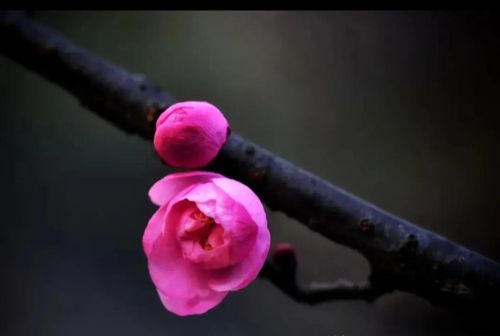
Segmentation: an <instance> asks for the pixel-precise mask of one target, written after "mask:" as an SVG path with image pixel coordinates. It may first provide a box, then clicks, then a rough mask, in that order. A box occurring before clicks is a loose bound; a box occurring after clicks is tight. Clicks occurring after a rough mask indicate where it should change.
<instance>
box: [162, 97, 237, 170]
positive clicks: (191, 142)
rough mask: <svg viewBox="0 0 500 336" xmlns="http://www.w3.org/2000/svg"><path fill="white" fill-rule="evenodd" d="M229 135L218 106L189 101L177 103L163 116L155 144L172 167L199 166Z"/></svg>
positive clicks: (213, 154) (213, 155) (203, 164)
mask: <svg viewBox="0 0 500 336" xmlns="http://www.w3.org/2000/svg"><path fill="white" fill-rule="evenodd" d="M228 135H229V124H228V122H227V120H226V118H224V115H223V114H222V112H221V111H219V109H218V108H217V107H215V106H214V105H212V104H210V103H207V102H198V101H188V102H182V103H177V104H174V105H172V106H170V107H169V108H168V109H166V110H165V112H163V113H162V114H161V115H160V117H159V118H158V121H157V122H156V133H155V136H154V147H155V149H156V152H157V153H158V155H159V156H160V157H161V158H162V159H163V161H164V162H165V163H166V164H167V165H169V166H172V167H178V168H199V167H203V166H205V165H207V164H208V163H210V161H212V160H213V159H214V158H215V156H216V155H217V153H218V152H219V150H220V149H221V148H222V146H223V145H224V144H225V143H226V140H227V137H228Z"/></svg>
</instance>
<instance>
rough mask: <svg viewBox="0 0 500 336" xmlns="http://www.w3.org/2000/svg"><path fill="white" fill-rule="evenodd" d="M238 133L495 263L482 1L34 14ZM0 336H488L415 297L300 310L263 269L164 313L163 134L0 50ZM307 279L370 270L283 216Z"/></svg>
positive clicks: (489, 64)
mask: <svg viewBox="0 0 500 336" xmlns="http://www.w3.org/2000/svg"><path fill="white" fill-rule="evenodd" d="M35 17H36V18H37V19H39V20H41V21H43V22H46V23H47V24H48V25H50V26H52V27H54V28H56V29H57V30H59V31H61V32H62V33H64V34H65V35H67V36H68V37H70V38H71V39H73V40H74V41H76V42H77V43H79V44H81V45H82V46H85V47H87V48H89V49H90V50H93V51H95V52H97V53H99V54H101V55H103V56H104V57H106V58H108V59H110V60H111V61H113V62H116V63H117V64H119V65H121V66H123V67H125V68H127V69H128V70H130V71H132V72H135V73H142V74H144V75H146V76H147V77H149V78H151V79H152V80H153V81H155V82H157V83H159V84H160V85H161V86H162V87H163V88H165V89H166V90H168V91H170V92H171V93H172V94H173V95H174V96H175V97H177V98H178V99H179V100H208V101H210V102H212V103H214V104H216V105H218V106H219V107H220V108H221V109H222V110H223V111H224V112H225V114H226V116H227V118H228V119H229V121H230V123H231V125H232V128H233V130H234V131H235V132H238V133H240V134H241V135H243V136H245V137H247V138H249V139H251V140H252V141H254V142H256V143H258V144H260V145H262V146H264V147H266V148H268V149H270V150H272V151H273V152H275V153H276V154H278V155H280V156H283V157H285V158H286V159H288V160H291V161H292V162H294V163H295V164H297V165H299V166H301V167H303V168H305V169H308V170H310V171H311V172H313V173H315V174H317V175H319V176H321V177H323V178H325V179H327V180H329V181H331V182H333V183H335V184H336V185H338V186H340V187H342V188H344V189H346V190H348V191H350V192H353V193H355V194H357V195H359V196H361V197H363V198H365V199H367V200H369V201H371V202H373V203H375V204H377V205H378V206H380V207H382V208H384V209H386V210H389V211H391V212H393V213H395V214H397V215H399V216H401V217H404V218H406V219H409V220H410V221H413V222H415V223H417V224H419V225H421V226H423V227H426V228H429V229H431V230H434V231H436V232H438V233H440V234H443V235H445V236H447V237H449V238H451V239H454V240H456V241H458V242H460V243H461V244H464V245H465V246H468V247H470V248H472V249H475V250H477V251H479V252H481V253H483V254H485V255H488V256H490V257H492V258H494V259H496V260H500V244H499V232H500V230H499V225H500V224H499V220H498V218H499V217H500V197H499V196H498V190H499V187H500V180H499V176H498V172H499V168H500V167H499V159H498V154H499V150H498V148H499V145H500V141H499V140H500V136H499V131H500V117H499V113H498V112H499V107H500V105H499V103H500V97H499V89H500V69H499V61H498V60H499V59H500V58H499V57H500V48H499V43H500V30H499V25H500V23H499V15H498V14H497V13H493V14H492V13H484V12H474V13H465V12H453V13H446V12H437V13H436V12H208V11H207V12H133V11H130V12H35ZM0 73H1V78H0V90H1V93H0V95H1V101H0V111H1V114H0V155H1V165H0V171H1V178H2V184H1V186H2V192H1V193H0V194H1V197H2V199H1V202H0V204H1V210H2V229H3V230H2V231H3V232H2V234H1V235H0V240H1V244H0V253H1V256H2V261H3V263H2V270H1V274H2V276H1V280H0V281H1V284H0V285H1V286H2V294H1V295H0V305H1V306H0V308H1V312H0V313H1V323H0V328H1V329H0V333H1V334H2V335H9V336H10V335H12V336H14V335H16V336H17V335H72V336H76V335H84V336H88V335H139V334H140V335H149V336H153V335H162V336H163V335H252V336H253V335H321V336H340V335H345V336H356V335H392V334H398V335H423V334H426V335H427V334H428V335H448V334H449V335H451V334H453V335H478V334H488V333H490V334H491V333H492V331H491V330H490V331H488V330H486V329H485V328H484V327H482V326H479V325H474V324H473V323H472V324H471V323H467V321H465V320H464V319H461V320H457V319H456V318H454V317H453V316H451V315H450V314H448V313H447V312H445V311H441V310H440V309H437V308H435V307H433V306H431V305H430V304H429V303H427V302H426V301H423V300H421V299H419V298H416V297H414V296H412V295H409V294H402V293H395V294H392V295H387V296H384V297H382V298H381V299H379V300H378V301H376V302H375V303H373V304H367V303H364V302H354V301H346V302H343V301H339V302H331V303H325V304H321V305H318V306H313V307H311V306H307V305H303V304H299V303H296V302H294V301H292V300H291V299H289V298H288V297H287V296H285V295H284V294H282V293H281V292H280V291H279V290H277V289H276V288H274V287H273V286H272V285H271V284H270V283H268V282H267V281H266V280H260V279H259V280H257V281H255V282H254V283H253V284H251V285H250V286H249V287H248V288H246V289H244V290H242V291H239V292H236V293H233V294H231V295H229V296H228V297H227V299H226V300H225V301H223V303H222V304H221V305H220V306H218V307H217V308H216V309H214V310H212V311H210V312H209V313H207V314H205V315H202V316H196V317H189V318H180V317H177V316H175V315H173V314H170V313H169V312H167V311H166V310H164V308H163V306H162V305H161V303H160V301H159V299H158V298H157V295H156V292H155V290H154V287H153V285H152V283H151V281H150V279H149V275H148V272H147V267H146V259H145V257H144V255H143V252H142V246H141V237H142V233H143V230H144V228H145V226H146V224H147V221H148V220H149V217H150V216H151V215H152V213H153V212H154V211H155V206H154V205H152V204H151V203H150V201H149V199H148V197H147V191H148V188H149V187H150V186H151V185H152V184H153V183H154V182H155V181H156V180H157V179H159V178H160V177H162V176H163V175H165V174H166V173H168V172H169V170H168V169H167V168H166V167H165V166H163V165H162V164H161V162H160V161H159V160H158V159H157V158H156V156H155V154H154V152H153V147H152V145H151V143H148V142H146V141H143V140H141V139H139V138H138V137H135V136H130V135H127V134H125V133H124V132H122V131H120V130H119V129H117V128H115V127H114V126H112V125H110V124H109V123H107V122H106V121H103V120H101V119H100V118H99V117H97V116H96V115H94V114H92V113H90V112H89V111H87V110H85V109H84V108H83V107H81V106H79V105H78V103H77V101H76V100H75V99H74V98H73V97H71V96H70V95H69V94H67V93H66V92H64V91H63V90H61V89H60V88H58V87H56V86H54V85H52V84H51V83H49V82H47V81H46V80H44V79H42V78H40V77H38V76H37V75H34V74H33V73H31V72H29V71H27V70H25V69H23V68H22V67H21V66H19V65H17V64H15V63H13V62H12V61H10V60H8V59H6V58H4V57H0ZM268 216H269V224H270V227H271V231H272V241H273V245H275V244H276V243H279V242H290V243H292V244H294V245H295V246H296V249H297V251H298V253H299V263H300V265H299V267H300V270H299V273H300V278H301V280H302V281H310V280H316V281H322V280H324V281H327V280H331V279H336V278H338V277H347V278H350V279H363V278H364V277H365V276H366V275H367V272H368V266H367V264H366V262H365V261H364V260H363V258H362V257H360V256H359V255H358V254H357V253H355V252H353V251H351V250H348V249H346V248H344V247H341V246H337V245H335V244H333V243H331V242H329V241H327V240H326V239H324V238H322V237H321V236H319V235H317V234H315V233H313V232H310V231H308V230H307V229H306V228H304V227H303V226H302V225H300V224H298V223H297V222H295V221H293V220H290V219H288V218H287V217H286V216H284V215H282V214H279V213H271V212H269V211H268Z"/></svg>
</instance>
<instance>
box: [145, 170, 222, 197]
mask: <svg viewBox="0 0 500 336" xmlns="http://www.w3.org/2000/svg"><path fill="white" fill-rule="evenodd" d="M217 177H221V175H219V174H216V173H210V172H204V171H192V172H185V173H175V174H170V175H167V176H165V177H164V178H162V179H161V180H159V181H157V182H156V183H155V184H154V185H153V186H152V187H151V189H149V197H150V198H151V201H152V202H153V203H154V204H156V205H158V206H161V205H163V204H165V203H167V202H169V201H170V200H171V199H172V198H173V197H174V196H177V194H179V193H180V192H181V191H182V190H183V189H185V188H187V187H189V186H192V185H195V184H197V183H203V182H206V181H209V180H210V179H211V178H217Z"/></svg>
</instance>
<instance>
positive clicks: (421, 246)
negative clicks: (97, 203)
mask: <svg viewBox="0 0 500 336" xmlns="http://www.w3.org/2000/svg"><path fill="white" fill-rule="evenodd" d="M0 36H1V38H2V39H1V41H2V42H1V43H0V52H1V53H3V54H4V55H5V56H7V57H9V58H11V59H12V60H14V61H15V62H18V63H20V64H22V65H23V66H25V67H26V68H28V69H30V70H32V71H34V72H36V73H38V74H40V75H42V76H43V77H45V78H47V79H48V80H50V81H52V82H54V83H56V84H57V85H59V86H61V87H62V88H64V89H65V90H67V91H69V92H70V93H71V94H72V95H74V96H75V97H76V98H77V99H79V100H80V102H81V103H82V104H83V105H84V106H86V107H88V108H89V109H90V110H92V111H94V112H95V113H97V114H98V115H100V116H101V117H103V118H104V119H106V120H108V121H109V122H111V123H113V124H114V125H116V126H118V127H120V128H121V129H123V130H124V131H126V132H128V133H133V134H137V135H139V136H142V137H144V138H146V139H149V140H150V139H151V138H152V136H153V134H154V126H155V121H156V118H157V117H158V116H159V114H160V113H161V112H162V111H163V110H164V109H165V108H166V107H167V106H169V105H170V104H172V103H174V102H175V101H174V99H172V98H171V97H170V96H169V95H168V94H167V93H166V92H164V91H162V90H161V89H160V88H159V87H158V86H157V85H155V84H153V83H151V82H149V81H148V80H147V79H145V78H144V77H142V76H139V75H133V74H130V73H128V72H127V71H125V70H124V69H122V68H120V67H118V66H116V65H114V64H112V63H111V62H109V61H106V60H105V59H103V58H101V57H99V56H97V55H95V54H93V53H91V52H89V51H87V50H85V49H84V48H82V47H79V46H77V45H76V44H74V43H72V42H71V41H69V40H68V39H66V38H64V37H63V36H61V35H59V34H58V33H57V32H55V31H53V30H52V29H50V28H48V27H46V26H44V25H43V24H40V23H37V22H35V21H33V20H32V19H29V18H27V17H26V16H24V15H22V14H21V13H18V12H2V13H1V14H0ZM207 169H208V170H214V171H218V172H220V173H222V174H224V175H226V176H228V177H232V178H235V179H238V180H240V181H241V182H243V183H245V184H247V185H248V186H249V187H251V188H252V189H253V190H254V191H255V192H256V193H257V194H258V195H259V197H260V198H261V199H262V200H264V201H265V202H266V203H267V204H268V206H269V207H270V208H271V209H272V210H279V211H283V212H284V213H286V214H287V215H288V216H290V217H292V218H295V219H297V220H298V221H299V222H301V223H303V224H305V225H307V226H308V227H309V228H310V229H311V230H313V231H316V232H318V233H320V234H322V235H323V236H325V237H327V238H329V239H331V240H332V241H334V242H337V243H340V244H343V245H346V246H348V247H351V248H353V249H356V250H358V251H359V252H361V253H362V254H363V255H364V256H365V257H366V258H367V259H368V261H369V262H370V264H371V271H372V273H371V276H370V279H369V283H370V286H371V288H377V291H378V292H387V291H392V290H401V291H406V292H410V293H414V294H416V295H418V296H420V297H423V298H425V299H427V300H429V301H431V302H433V303H437V304H440V305H443V306H446V307H450V308H453V309H458V310H463V311H469V312H470V311H474V310H478V309H483V308H487V307H488V306H489V304H496V303H497V302H498V301H499V298H500V265H499V264H498V263H497V262H495V261H493V260H491V259H489V258H486V257H484V256H482V255H480V254H478V253H476V252H473V251H471V250H469V249H467V248H465V247H463V246H460V245H459V244H457V243H454V242H452V241H450V240H448V239H446V238H444V237H442V236H439V235H437V234H435V233H432V232H430V231H428V230H425V229H423V228H421V227H418V226H416V225H414V224H411V223H409V222H408V221H405V220H403V219H401V218H398V217H396V216H394V215H392V214H389V213H387V212H385V211H383V210H381V209H379V208H377V207H376V206H375V205H373V204H370V203H368V202H366V201H364V200H361V199H360V198H358V197H356V196H354V195H352V194H349V193H348V192H346V191H344V190H342V189H340V188H338V187H336V186H334V185H332V184H330V183H329V182H327V181H325V180H323V179H321V178H319V177H317V176H314V175H312V174H311V173H308V172H306V171H304V170H302V169H300V168H298V167H296V166H294V165H293V164H292V163H290V162H288V161H286V160H284V159H282V158H280V157H278V156H276V155H274V154H272V153H271V152H269V151H268V150H266V149H264V148H261V147H259V146H257V145H256V144H253V143H252V142H250V141H248V140H245V139H243V138H242V137H240V136H239V135H237V134H234V133H233V134H232V135H231V136H230V138H229V140H228V142H227V144H226V145H225V146H224V148H223V149H222V150H221V152H220V154H219V155H218V157H217V159H216V160H215V161H214V162H213V164H211V165H210V166H209V167H207ZM289 294H290V293H289ZM291 295H292V296H295V297H296V298H298V299H300V298H301V297H303V295H302V294H298V295H297V294H293V293H292V294H291ZM305 301H308V300H307V299H306V300H305Z"/></svg>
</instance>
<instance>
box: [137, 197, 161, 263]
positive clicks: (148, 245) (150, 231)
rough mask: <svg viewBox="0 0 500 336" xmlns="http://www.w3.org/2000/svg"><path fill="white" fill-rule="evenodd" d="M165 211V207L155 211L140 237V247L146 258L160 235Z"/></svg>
mask: <svg viewBox="0 0 500 336" xmlns="http://www.w3.org/2000/svg"><path fill="white" fill-rule="evenodd" d="M166 209H167V207H166V206H162V207H160V208H159V209H158V210H156V212H155V213H154V214H153V216H152V217H151V219H150V220H149V222H148V225H147V226H146V230H144V234H143V236H142V247H143V248H144V253H145V254H146V257H149V254H150V253H151V249H152V248H153V245H154V243H155V241H156V239H158V237H160V235H161V233H162V230H163V224H164V223H165V211H166Z"/></svg>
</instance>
